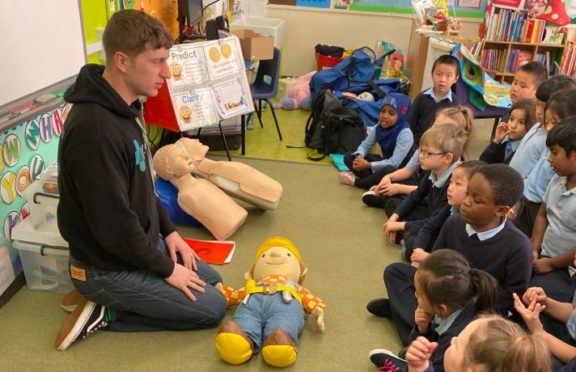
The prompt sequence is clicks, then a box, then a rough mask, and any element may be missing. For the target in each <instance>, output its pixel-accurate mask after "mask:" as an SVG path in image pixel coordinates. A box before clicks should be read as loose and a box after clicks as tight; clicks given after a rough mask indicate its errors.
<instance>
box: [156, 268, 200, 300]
mask: <svg viewBox="0 0 576 372" xmlns="http://www.w3.org/2000/svg"><path fill="white" fill-rule="evenodd" d="M164 280H166V281H167V282H168V284H170V285H171V286H173V287H175V288H178V289H180V290H181V291H182V292H184V293H185V294H186V296H188V298H190V300H192V301H196V296H194V294H193V293H192V291H191V290H190V289H194V290H196V291H198V292H200V293H204V292H205V291H206V290H205V289H204V287H205V286H206V282H204V281H203V280H202V279H200V278H199V277H198V274H196V273H195V272H194V271H192V270H189V269H187V268H185V267H184V266H182V265H180V264H178V263H177V264H175V265H174V271H172V274H171V275H170V276H169V277H167V278H165V279H164Z"/></svg>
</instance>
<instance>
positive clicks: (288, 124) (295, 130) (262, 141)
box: [214, 109, 331, 164]
mask: <svg viewBox="0 0 576 372" xmlns="http://www.w3.org/2000/svg"><path fill="white" fill-rule="evenodd" d="M309 114H310V113H309V112H308V111H304V110H293V111H284V110H281V109H276V117H277V118H278V123H279V126H280V130H281V132H282V137H283V140H282V141H280V139H279V138H278V133H277V132H276V125H274V118H273V117H272V111H271V110H270V109H266V110H264V112H263V113H262V123H263V126H264V127H263V128H262V127H260V123H259V122H258V119H257V118H254V127H253V129H251V130H247V131H246V155H245V156H244V157H245V158H252V159H272V160H286V161H294V162H299V163H314V164H318V163H319V164H331V162H330V159H328V157H326V158H324V159H323V160H321V161H312V160H309V159H308V158H307V156H306V155H307V154H308V153H309V152H310V151H311V150H310V149H309V148H306V147H303V146H304V131H305V127H306V119H308V115H309ZM294 147H296V148H294ZM214 153H217V154H224V152H222V151H217V152H214ZM231 155H232V156H234V157H235V158H236V159H238V157H239V156H240V157H242V155H241V152H240V150H239V149H238V150H234V151H231Z"/></svg>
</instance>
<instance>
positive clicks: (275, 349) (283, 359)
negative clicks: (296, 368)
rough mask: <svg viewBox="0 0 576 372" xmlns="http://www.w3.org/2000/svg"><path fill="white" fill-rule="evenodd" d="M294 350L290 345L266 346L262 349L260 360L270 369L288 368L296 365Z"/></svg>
mask: <svg viewBox="0 0 576 372" xmlns="http://www.w3.org/2000/svg"><path fill="white" fill-rule="evenodd" d="M297 356H298V354H297V353H296V348H295V347H294V346H292V345H268V346H264V347H263V348H262V358H264V361H265V362H266V363H268V364H270V365H271V366H272V367H288V366H291V365H292V364H294V363H296V358H297Z"/></svg>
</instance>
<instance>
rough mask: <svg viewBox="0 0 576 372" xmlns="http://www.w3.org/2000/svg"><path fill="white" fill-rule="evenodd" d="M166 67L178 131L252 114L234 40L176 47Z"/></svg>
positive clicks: (239, 56) (248, 86)
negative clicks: (168, 70)
mask: <svg viewBox="0 0 576 372" xmlns="http://www.w3.org/2000/svg"><path fill="white" fill-rule="evenodd" d="M168 65H169V67H170V72H171V77H170V78H169V79H167V83H168V91H169V92H170V98H171V100H172V106H173V108H174V113H175V115H176V119H177V122H178V127H179V128H180V130H181V131H187V130H191V129H198V128H203V127H208V126H216V125H218V123H219V122H220V121H221V120H223V119H228V118H231V117H234V116H238V115H242V114H246V113H250V112H253V111H254V104H253V101H252V95H251V93H250V85H249V84H248V79H247V77H246V72H245V69H244V59H243V57H242V52H241V49H240V43H239V41H238V38H237V37H236V36H229V37H226V38H223V39H219V40H211V41H204V42H199V43H190V44H178V45H175V46H173V47H172V48H171V49H170V56H169V58H168Z"/></svg>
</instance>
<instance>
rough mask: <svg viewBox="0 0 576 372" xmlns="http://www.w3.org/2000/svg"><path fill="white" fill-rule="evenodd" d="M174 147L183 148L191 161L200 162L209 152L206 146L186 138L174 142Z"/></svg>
mask: <svg viewBox="0 0 576 372" xmlns="http://www.w3.org/2000/svg"><path fill="white" fill-rule="evenodd" d="M176 145H178V146H183V147H184V148H185V149H186V151H187V152H188V155H189V156H190V157H191V158H192V160H193V161H200V160H202V159H204V157H205V156H206V153H207V152H208V150H209V147H208V146H206V145H203V144H202V143H201V142H200V141H198V140H197V139H192V138H186V137H183V138H180V139H179V140H178V141H176Z"/></svg>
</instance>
